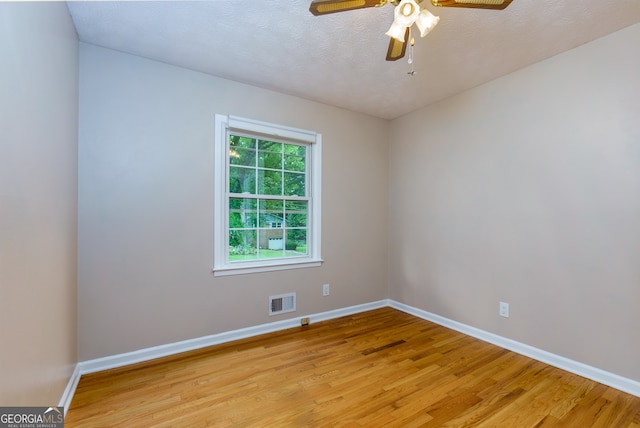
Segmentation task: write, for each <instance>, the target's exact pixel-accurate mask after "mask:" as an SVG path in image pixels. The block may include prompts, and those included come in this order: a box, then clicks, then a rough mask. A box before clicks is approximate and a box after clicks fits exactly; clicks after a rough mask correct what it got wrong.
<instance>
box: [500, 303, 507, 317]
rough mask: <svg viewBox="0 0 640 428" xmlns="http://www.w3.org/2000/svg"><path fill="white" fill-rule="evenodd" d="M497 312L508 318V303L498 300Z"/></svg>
mask: <svg viewBox="0 0 640 428" xmlns="http://www.w3.org/2000/svg"><path fill="white" fill-rule="evenodd" d="M498 313H499V314H500V316H501V317H505V318H509V304H508V303H506V302H500V311H499V312H498Z"/></svg>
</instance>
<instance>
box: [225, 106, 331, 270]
mask: <svg viewBox="0 0 640 428" xmlns="http://www.w3.org/2000/svg"><path fill="white" fill-rule="evenodd" d="M320 141H321V138H320V135H319V134H316V133H313V132H309V131H302V130H297V129H293V128H286V127H282V126H278V125H271V124H267V123H263V122H257V121H252V120H248V119H242V118H236V117H233V116H230V117H227V116H221V115H216V148H215V153H216V164H215V167H216V174H215V178H216V180H215V181H216V182H215V191H216V198H215V201H216V204H215V205H216V206H215V213H214V214H215V216H216V217H215V221H214V227H215V244H216V245H215V253H214V271H215V272H216V274H217V275H225V274H233V273H248V272H256V271H265V270H275V269H288V268H297V267H308V266H318V265H319V263H320V261H321V260H320V197H319V194H320V193H319V192H320V155H321V153H320V150H321V148H320Z"/></svg>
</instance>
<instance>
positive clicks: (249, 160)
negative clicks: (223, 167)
mask: <svg viewBox="0 0 640 428" xmlns="http://www.w3.org/2000/svg"><path fill="white" fill-rule="evenodd" d="M229 163H230V164H231V165H245V166H255V165H256V151H255V150H253V149H242V148H233V147H230V148H229Z"/></svg>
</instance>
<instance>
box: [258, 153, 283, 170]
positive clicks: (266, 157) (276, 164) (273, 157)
mask: <svg viewBox="0 0 640 428" xmlns="http://www.w3.org/2000/svg"><path fill="white" fill-rule="evenodd" d="M258 166H259V167H261V168H272V169H282V154H281V153H270V152H258Z"/></svg>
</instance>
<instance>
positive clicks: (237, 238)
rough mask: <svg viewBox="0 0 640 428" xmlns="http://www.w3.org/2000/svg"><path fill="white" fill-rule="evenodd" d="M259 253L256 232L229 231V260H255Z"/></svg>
mask: <svg viewBox="0 0 640 428" xmlns="http://www.w3.org/2000/svg"><path fill="white" fill-rule="evenodd" d="M257 253H258V247H257V239H256V231H255V230H230V231H229V260H232V261H233V260H250V259H255V258H256V255H257Z"/></svg>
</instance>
